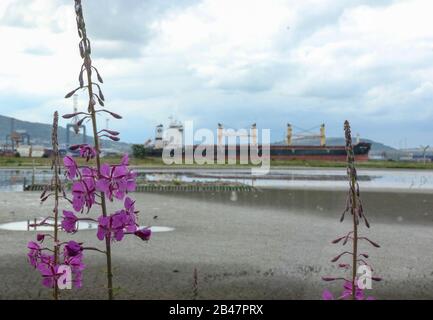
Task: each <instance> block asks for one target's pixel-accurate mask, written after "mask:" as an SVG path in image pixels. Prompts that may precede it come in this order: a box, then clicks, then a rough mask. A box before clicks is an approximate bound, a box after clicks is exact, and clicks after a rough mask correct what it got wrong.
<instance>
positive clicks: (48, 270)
mask: <svg viewBox="0 0 433 320" xmlns="http://www.w3.org/2000/svg"><path fill="white" fill-rule="evenodd" d="M58 269H59V266H58V265H54V264H50V263H40V264H39V265H38V270H39V272H40V273H41V275H42V285H43V286H45V287H47V288H53V287H54V285H55V283H56V282H57V279H58V278H59V277H60V276H61V273H58Z"/></svg>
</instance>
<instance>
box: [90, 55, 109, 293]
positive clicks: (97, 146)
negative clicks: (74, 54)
mask: <svg viewBox="0 0 433 320" xmlns="http://www.w3.org/2000/svg"><path fill="white" fill-rule="evenodd" d="M86 58H87V57H86ZM88 59H89V62H88V63H89V65H87V64H86V68H87V81H88V83H89V87H88V92H89V111H90V114H91V115H90V117H91V119H92V127H93V138H94V144H95V150H96V167H97V169H98V175H100V174H101V157H100V154H101V149H100V144H99V138H98V127H97V123H96V112H95V105H94V100H93V90H92V86H91V83H92V71H91V70H92V69H91V61H90V56H89V57H88ZM101 209H102V215H103V216H104V217H106V216H107V204H106V200H105V193H104V192H101ZM105 255H106V257H107V290H108V299H109V300H113V273H112V267H111V241H110V239H109V238H108V237H106V238H105Z"/></svg>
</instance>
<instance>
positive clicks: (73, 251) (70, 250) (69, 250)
mask: <svg viewBox="0 0 433 320" xmlns="http://www.w3.org/2000/svg"><path fill="white" fill-rule="evenodd" d="M82 251H83V247H82V246H81V244H79V243H78V242H75V241H73V240H71V241H69V242H68V243H67V244H66V245H65V247H64V254H65V257H75V256H78V255H79V254H80V253H81V252H82Z"/></svg>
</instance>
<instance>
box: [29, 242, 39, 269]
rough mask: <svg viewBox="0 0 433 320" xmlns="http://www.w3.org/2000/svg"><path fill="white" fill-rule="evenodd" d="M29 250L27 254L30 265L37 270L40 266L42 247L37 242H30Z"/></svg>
mask: <svg viewBox="0 0 433 320" xmlns="http://www.w3.org/2000/svg"><path fill="white" fill-rule="evenodd" d="M27 248H28V249H29V253H28V254H27V257H28V258H29V263H30V264H31V265H32V266H33V267H35V268H36V267H37V266H38V260H39V258H40V255H41V247H40V246H39V244H37V243H36V242H34V241H30V242H29V243H28V244H27Z"/></svg>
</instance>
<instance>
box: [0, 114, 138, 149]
mask: <svg viewBox="0 0 433 320" xmlns="http://www.w3.org/2000/svg"><path fill="white" fill-rule="evenodd" d="M11 119H12V118H10V117H5V116H2V115H0V145H3V144H4V143H5V142H6V136H7V135H8V134H10V131H11ZM15 130H18V131H19V130H23V131H26V132H27V133H28V134H29V135H30V143H31V144H33V145H43V146H46V147H50V146H51V140H50V139H51V125H50V124H45V123H37V122H29V121H21V120H17V119H15ZM87 130H88V132H89V130H90V126H88V127H87ZM58 134H59V144H60V145H65V144H66V128H64V127H59V132H58ZM82 141H83V135H82V134H78V135H76V134H75V133H74V132H72V131H71V144H78V143H82ZM92 141H93V137H92V136H89V135H87V142H88V143H89V144H91V143H92ZM102 145H103V147H104V148H108V149H114V150H116V151H119V152H129V151H130V149H131V145H130V144H128V143H124V142H120V141H119V142H115V141H111V140H105V139H103V140H102Z"/></svg>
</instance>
